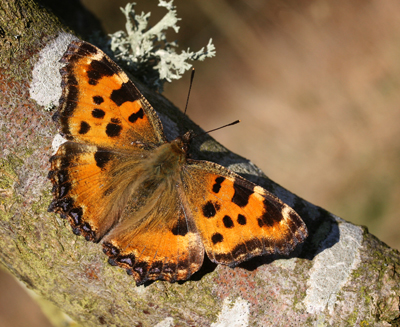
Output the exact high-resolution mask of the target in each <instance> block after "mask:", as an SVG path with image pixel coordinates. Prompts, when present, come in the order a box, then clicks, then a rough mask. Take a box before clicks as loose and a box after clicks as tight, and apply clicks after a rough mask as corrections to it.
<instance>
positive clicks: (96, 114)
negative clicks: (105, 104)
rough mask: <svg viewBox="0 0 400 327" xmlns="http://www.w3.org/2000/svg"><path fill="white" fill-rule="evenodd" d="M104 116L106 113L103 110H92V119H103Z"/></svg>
mask: <svg viewBox="0 0 400 327" xmlns="http://www.w3.org/2000/svg"><path fill="white" fill-rule="evenodd" d="M105 115H106V113H105V112H104V110H101V109H97V108H96V109H93V110H92V116H93V117H94V118H104V116H105Z"/></svg>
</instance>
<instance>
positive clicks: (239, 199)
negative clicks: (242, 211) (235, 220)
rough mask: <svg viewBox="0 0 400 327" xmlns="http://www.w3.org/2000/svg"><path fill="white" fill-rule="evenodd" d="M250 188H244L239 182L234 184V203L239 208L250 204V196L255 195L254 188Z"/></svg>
mask: <svg viewBox="0 0 400 327" xmlns="http://www.w3.org/2000/svg"><path fill="white" fill-rule="evenodd" d="M251 187H252V188H251V189H250V188H246V187H243V186H242V185H240V184H238V183H237V182H234V183H233V188H234V190H235V193H234V194H233V197H232V202H233V203H235V204H237V205H238V206H239V207H241V208H243V207H245V206H246V205H247V204H248V203H249V198H250V196H251V195H252V194H253V193H254V186H252V185H251Z"/></svg>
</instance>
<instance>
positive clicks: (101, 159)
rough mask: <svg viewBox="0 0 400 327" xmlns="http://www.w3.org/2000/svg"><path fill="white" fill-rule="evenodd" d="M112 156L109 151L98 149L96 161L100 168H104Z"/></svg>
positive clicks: (95, 155)
mask: <svg viewBox="0 0 400 327" xmlns="http://www.w3.org/2000/svg"><path fill="white" fill-rule="evenodd" d="M111 158H112V154H111V153H110V152H107V151H97V152H96V153H95V154H94V160H95V161H96V165H97V167H99V168H100V169H104V167H105V166H106V165H107V163H108V162H109V161H110V160H111Z"/></svg>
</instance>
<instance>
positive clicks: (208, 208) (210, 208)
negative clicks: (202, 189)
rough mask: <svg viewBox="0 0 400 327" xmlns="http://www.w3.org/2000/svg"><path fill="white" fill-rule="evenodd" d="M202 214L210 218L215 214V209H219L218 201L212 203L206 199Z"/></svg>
mask: <svg viewBox="0 0 400 327" xmlns="http://www.w3.org/2000/svg"><path fill="white" fill-rule="evenodd" d="M202 209H203V214H204V216H205V217H207V218H212V217H214V216H215V215H216V214H217V211H218V210H219V209H220V205H219V203H217V202H216V203H213V202H212V201H208V202H207V203H206V204H205V205H204V206H203V208H202Z"/></svg>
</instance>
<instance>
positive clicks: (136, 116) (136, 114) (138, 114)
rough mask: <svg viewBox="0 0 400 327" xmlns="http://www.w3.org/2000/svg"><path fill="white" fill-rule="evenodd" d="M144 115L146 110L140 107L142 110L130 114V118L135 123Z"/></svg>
mask: <svg viewBox="0 0 400 327" xmlns="http://www.w3.org/2000/svg"><path fill="white" fill-rule="evenodd" d="M143 117H144V112H143V109H142V108H140V110H139V111H138V112H134V113H133V114H132V115H130V116H129V118H128V120H129V121H130V122H131V123H134V122H135V121H137V120H138V119H143Z"/></svg>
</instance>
